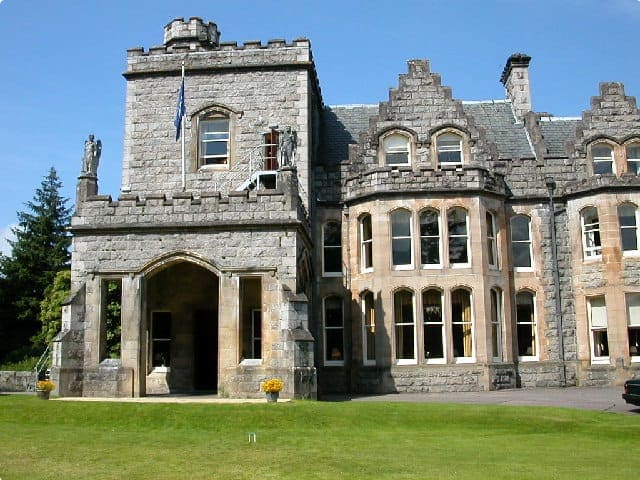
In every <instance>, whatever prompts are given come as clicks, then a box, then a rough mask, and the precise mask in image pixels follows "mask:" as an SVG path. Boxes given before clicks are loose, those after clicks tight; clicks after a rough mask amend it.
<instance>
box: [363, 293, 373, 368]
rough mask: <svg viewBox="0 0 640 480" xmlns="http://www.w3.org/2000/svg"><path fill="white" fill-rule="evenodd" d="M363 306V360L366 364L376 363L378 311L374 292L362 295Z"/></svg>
mask: <svg viewBox="0 0 640 480" xmlns="http://www.w3.org/2000/svg"><path fill="white" fill-rule="evenodd" d="M360 305H361V308H362V357H363V358H362V360H363V362H364V364H365V365H375V363H376V311H375V304H374V298H373V293H372V292H368V291H367V292H364V293H363V294H362V296H361V297H360Z"/></svg>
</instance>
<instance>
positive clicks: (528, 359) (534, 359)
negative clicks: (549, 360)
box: [518, 357, 540, 363]
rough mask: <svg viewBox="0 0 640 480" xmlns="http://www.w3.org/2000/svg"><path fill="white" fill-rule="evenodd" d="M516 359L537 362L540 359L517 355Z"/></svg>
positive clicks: (523, 361)
mask: <svg viewBox="0 0 640 480" xmlns="http://www.w3.org/2000/svg"><path fill="white" fill-rule="evenodd" d="M518 361H519V362H522V363H526V362H539V361H540V359H539V358H538V357H518Z"/></svg>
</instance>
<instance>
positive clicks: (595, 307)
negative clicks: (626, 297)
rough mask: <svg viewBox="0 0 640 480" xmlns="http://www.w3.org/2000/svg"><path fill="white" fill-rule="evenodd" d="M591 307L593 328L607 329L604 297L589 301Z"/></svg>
mask: <svg viewBox="0 0 640 480" xmlns="http://www.w3.org/2000/svg"><path fill="white" fill-rule="evenodd" d="M589 304H590V306H591V326H592V327H594V328H595V327H602V328H606V327H607V307H606V304H605V301H604V297H596V298H591V299H589Z"/></svg>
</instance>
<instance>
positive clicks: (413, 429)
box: [0, 395, 640, 480]
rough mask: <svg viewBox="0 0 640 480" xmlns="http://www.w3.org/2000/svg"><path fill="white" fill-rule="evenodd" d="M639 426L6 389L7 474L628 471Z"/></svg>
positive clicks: (546, 411)
mask: <svg viewBox="0 0 640 480" xmlns="http://www.w3.org/2000/svg"><path fill="white" fill-rule="evenodd" d="M639 429H640V417H639V416H633V415H621V414H613V413H602V412H588V411H582V410H571V409H558V408H541V407H535V408H534V407H504V406H493V405H491V406H487V405H443V404H427V403H423V404H411V403H382V402H380V403H378V402H344V403H325V402H288V403H283V402H281V403H277V404H266V403H265V404H149V403H146V404H135V403H106V402H105V403H102V402H101V403H87V402H57V401H54V400H51V401H48V402H47V401H42V400H38V399H36V398H35V397H32V396H26V395H0V479H2V480H13V479H22V478H25V479H26V478H28V479H48V478H51V479H74V478H78V479H80V478H81V479H138V478H149V479H182V478H184V479H205V478H206V479H254V478H255V479H270V478H273V479H307V478H309V479H319V478H322V479H332V480H342V479H350V478H362V479H370V480H373V479H408V478H412V479H413V478H415V479H466V478H478V479H502V478H504V479H519V480H524V479H535V480H539V479H547V478H552V479H562V478H566V479H580V480H583V479H590V478H594V479H596V478H598V479H626V478H635V476H636V475H635V473H636V472H637V470H638V467H637V464H638V460H637V457H636V454H637V448H638V446H639V445H640V442H639V441H638V439H637V437H638V431H639ZM249 432H255V433H256V435H257V442H256V443H255V444H250V443H249V442H248V433H249ZM634 432H635V433H634Z"/></svg>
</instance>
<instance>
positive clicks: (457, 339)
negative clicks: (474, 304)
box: [451, 290, 473, 357]
mask: <svg viewBox="0 0 640 480" xmlns="http://www.w3.org/2000/svg"><path fill="white" fill-rule="evenodd" d="M451 334H452V337H453V339H452V340H453V356H454V357H471V356H472V352H473V338H472V324H471V294H470V293H469V292H468V291H466V290H454V291H453V292H451Z"/></svg>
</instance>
